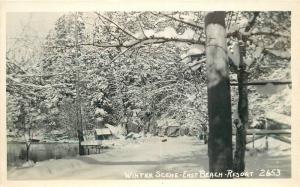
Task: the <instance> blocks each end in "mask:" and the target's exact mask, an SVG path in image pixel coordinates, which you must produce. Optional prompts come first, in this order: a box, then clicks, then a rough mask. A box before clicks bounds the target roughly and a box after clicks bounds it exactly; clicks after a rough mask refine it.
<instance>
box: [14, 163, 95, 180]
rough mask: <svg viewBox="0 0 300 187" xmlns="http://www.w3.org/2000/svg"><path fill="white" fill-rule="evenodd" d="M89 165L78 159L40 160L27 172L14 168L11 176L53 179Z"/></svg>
mask: <svg viewBox="0 0 300 187" xmlns="http://www.w3.org/2000/svg"><path fill="white" fill-rule="evenodd" d="M88 167H89V166H88V165H87V164H85V163H84V162H82V161H80V160H77V159H59V160H53V159H51V160H48V161H44V162H39V163H37V164H36V165H35V166H33V167H31V168H27V169H26V172H24V171H23V169H16V168H15V169H12V170H11V171H10V174H9V178H18V179H39V178H44V179H47V178H49V179H51V178H55V177H58V176H62V175H63V174H65V173H69V172H71V171H73V170H83V169H87V168H88Z"/></svg>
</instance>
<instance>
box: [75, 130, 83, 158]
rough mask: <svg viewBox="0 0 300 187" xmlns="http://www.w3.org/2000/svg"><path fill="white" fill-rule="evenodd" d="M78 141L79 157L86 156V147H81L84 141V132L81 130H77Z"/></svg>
mask: <svg viewBox="0 0 300 187" xmlns="http://www.w3.org/2000/svg"><path fill="white" fill-rule="evenodd" d="M77 135H78V140H79V155H84V147H83V146H82V145H81V142H83V141H84V138H83V132H82V131H81V130H77Z"/></svg>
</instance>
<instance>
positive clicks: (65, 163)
mask: <svg viewBox="0 0 300 187" xmlns="http://www.w3.org/2000/svg"><path fill="white" fill-rule="evenodd" d="M247 159H248V160H249V163H248V165H251V166H252V167H258V166H264V167H265V168H268V167H271V166H272V167H279V166H280V164H281V166H280V167H286V168H285V170H287V171H288V170H289V168H288V167H290V163H289V161H288V158H287V156H283V157H282V156H281V157H280V156H279V157H274V158H273V161H272V159H268V158H266V157H265V156H259V157H257V156H256V157H249V158H247ZM278 159H283V161H280V162H278ZM270 160H271V161H270ZM269 161H270V162H269ZM276 164H277V165H278V166H277V165H276ZM250 169H251V170H252V169H255V168H250ZM199 170H205V171H208V157H207V145H204V144H202V143H201V142H199V141H198V140H197V139H196V138H195V137H180V138H168V141H167V142H161V140H160V139H159V138H146V139H143V141H142V142H140V143H137V142H127V143H126V144H122V145H119V146H116V147H115V148H114V149H109V150H106V151H105V152H104V153H102V154H98V155H89V156H81V157H80V156H78V157H75V158H71V159H60V160H49V161H44V162H40V163H38V164H37V165H36V166H34V167H32V168H24V169H12V170H9V171H8V178H9V179H125V178H126V175H127V176H128V175H129V174H132V173H138V174H140V173H154V174H155V173H156V172H160V173H164V174H167V173H170V172H172V173H176V172H178V173H182V172H183V171H186V172H189V173H193V172H198V171H199ZM283 173H284V172H283ZM288 174H289V173H288V172H285V173H284V175H288ZM166 177H167V176H166ZM160 178H164V176H160Z"/></svg>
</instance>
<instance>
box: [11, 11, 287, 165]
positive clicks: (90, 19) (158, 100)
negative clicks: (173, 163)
mask: <svg viewBox="0 0 300 187" xmlns="http://www.w3.org/2000/svg"><path fill="white" fill-rule="evenodd" d="M206 16H207V12H150V11H146V12H72V13H66V14H63V15H62V16H60V17H59V19H57V21H56V22H55V26H54V28H53V29H51V30H49V32H48V33H47V36H46V37H45V38H39V39H37V37H35V36H34V34H35V33H36V31H35V30H34V29H33V28H30V27H26V25H25V26H24V28H23V32H22V33H21V34H20V36H19V37H18V38H15V39H14V40H13V42H10V43H9V45H7V53H6V60H7V61H6V80H7V82H6V83H7V85H6V95H7V131H8V132H10V133H12V134H14V135H15V136H14V138H13V139H12V140H22V141H26V142H28V144H30V140H32V139H34V138H37V137H39V139H45V140H54V139H55V133H57V132H59V133H61V134H63V139H64V140H78V138H79V139H81V138H83V137H86V136H89V135H92V134H93V130H94V129H95V128H101V127H105V124H109V125H112V126H116V127H120V128H122V129H123V134H124V135H126V134H128V133H130V132H134V133H140V132H142V133H143V134H145V135H146V134H152V135H158V131H157V128H158V126H160V124H161V123H174V124H177V125H179V126H181V127H185V128H187V129H189V130H190V131H192V130H193V129H203V128H208V127H209V122H211V123H212V121H210V117H209V114H210V115H211V114H212V112H209V110H214V111H215V110H216V109H218V107H221V108H224V106H228V107H229V109H228V110H227V109H224V111H225V113H226V112H229V114H228V115H230V117H231V116H232V119H231V118H230V120H229V121H228V123H229V125H230V126H232V128H233V129H237V130H240V128H239V127H242V130H241V131H240V133H241V137H242V139H243V136H245V135H243V129H245V128H248V127H249V126H250V125H251V124H253V123H255V122H256V121H257V119H259V118H262V117H264V116H265V113H267V112H268V111H271V110H272V111H275V112H277V113H280V114H284V115H287V116H290V114H291V110H290V100H289V94H290V88H291V87H283V88H282V89H281V88H280V89H281V90H280V91H281V92H280V94H281V95H279V96H278V95H277V96H276V97H273V98H272V97H270V96H271V95H272V94H273V93H277V90H278V88H277V87H274V86H272V85H269V84H268V85H266V86H265V87H264V86H256V87H255V86H248V87H247V86H242V84H244V83H247V82H253V81H261V80H279V81H280V80H288V79H290V78H291V77H290V60H291V55H290V50H291V38H290V33H291V13H290V12H231V11H229V12H226V13H225V12H224V19H223V21H224V32H223V35H224V36H223V37H224V38H225V40H224V41H221V42H223V43H222V45H223V48H222V50H223V51H224V56H222V55H221V56H218V55H217V56H218V57H219V58H226V59H225V61H224V62H226V63H227V62H228V64H227V65H228V67H226V66H227V65H226V64H225V67H224V73H225V74H226V73H228V78H229V79H228V84H229V82H230V84H231V86H230V89H228V91H229V92H228V93H227V94H228V98H230V99H229V105H228V104H226V103H222V102H219V103H214V104H216V105H217V106H211V107H210V103H208V102H209V97H211V98H212V99H214V100H216V99H217V98H219V97H218V96H217V95H216V93H217V92H218V90H216V91H214V92H213V94H215V95H214V96H210V93H211V92H210V91H209V90H208V88H210V85H211V84H213V81H211V80H214V79H216V78H218V75H216V77H214V74H212V71H213V70H214V68H216V69H218V68H223V67H218V66H216V65H214V62H211V63H210V62H209V55H215V53H214V51H213V49H211V51H208V46H210V45H208V44H209V42H210V40H209V37H213V36H215V35H218V36H219V35H220V36H221V37H222V31H220V30H218V29H219V28H218V27H215V28H213V27H212V28H210V27H208V25H209V24H210V23H207V22H209V21H211V22H212V24H213V25H215V24H214V23H215V22H218V20H209V19H208V18H207V17H206ZM209 29H211V30H209ZM220 33H221V34H220ZM211 45H214V44H211ZM219 47H220V46H219ZM214 58H215V57H214ZM227 58H228V59H227ZM211 66H213V67H211ZM215 66H216V67H215ZM221 66H222V65H221ZM227 68H228V69H227ZM221 73H222V72H221ZM225 82H226V81H225ZM221 90H222V89H221ZM282 90H284V91H282ZM219 91H220V90H219ZM269 92H271V93H269ZM218 94H219V95H220V94H221V95H224V94H225V95H226V92H223V93H218ZM242 96H243V97H242ZM248 96H249V99H248ZM245 98H246V99H245ZM280 99H281V100H280ZM283 100H284V101H283ZM220 101H221V100H220ZM210 102H211V103H212V101H210ZM248 103H249V105H248ZM224 111H223V112H224ZM221 112H222V111H221ZM224 115H226V114H224ZM222 120H224V121H226V119H222ZM213 123H215V122H213ZM224 123H227V122H224ZM216 127H218V124H216ZM213 130H214V129H209V131H210V132H211V131H212V132H214V131H213ZM219 131H220V129H219ZM229 131H230V133H231V129H230V130H229ZM237 133H239V132H237ZM244 138H245V137H244ZM230 139H231V138H230ZM230 141H231V140H230ZM238 141H239V139H237V142H238ZM237 144H238V143H237ZM210 145H211V146H215V145H216V144H215V142H212V141H211V142H209V145H208V146H210ZM241 145H243V141H242V142H241ZM28 147H29V146H28ZM243 152H244V150H243V149H242V150H241V152H240V153H236V154H238V155H240V157H243ZM238 155H236V157H237V156H238ZM224 167H225V168H226V166H224ZM215 169H216V170H218V168H215ZM237 170H238V169H237ZM240 170H243V166H242V168H240Z"/></svg>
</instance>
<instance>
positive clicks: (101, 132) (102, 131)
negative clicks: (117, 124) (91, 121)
mask: <svg viewBox="0 0 300 187" xmlns="http://www.w3.org/2000/svg"><path fill="white" fill-rule="evenodd" d="M95 133H96V135H110V134H111V131H110V130H109V128H103V129H95Z"/></svg>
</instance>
